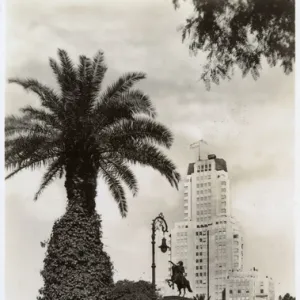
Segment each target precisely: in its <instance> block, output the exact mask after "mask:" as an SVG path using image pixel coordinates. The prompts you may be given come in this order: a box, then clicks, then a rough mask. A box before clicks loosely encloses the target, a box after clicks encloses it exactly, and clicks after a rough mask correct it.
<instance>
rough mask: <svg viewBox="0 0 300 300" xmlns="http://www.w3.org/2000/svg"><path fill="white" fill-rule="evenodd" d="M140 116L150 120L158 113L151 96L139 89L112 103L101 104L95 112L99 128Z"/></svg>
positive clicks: (121, 96) (126, 93) (123, 95)
mask: <svg viewBox="0 0 300 300" xmlns="http://www.w3.org/2000/svg"><path fill="white" fill-rule="evenodd" d="M140 114H141V115H146V116H148V117H150V118H155V117H156V111H155V108H154V106H153V105H152V103H151V100H150V98H149V96H147V95H146V94H144V93H143V92H142V91H140V90H138V89H134V90H129V91H127V92H124V93H123V94H121V95H120V96H119V97H118V98H113V99H111V100H110V101H107V102H100V103H99V104H98V105H97V106H96V108H95V110H94V115H95V120H96V121H97V123H98V125H97V126H98V128H102V127H104V126H106V125H109V124H112V123H114V122H116V121H118V120H120V119H133V118H134V117H135V116H136V115H140Z"/></svg>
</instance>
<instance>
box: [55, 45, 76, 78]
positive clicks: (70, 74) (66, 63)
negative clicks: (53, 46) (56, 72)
mask: <svg viewBox="0 0 300 300" xmlns="http://www.w3.org/2000/svg"><path fill="white" fill-rule="evenodd" d="M57 53H58V57H59V60H60V64H61V71H62V74H63V78H64V81H68V82H70V83H71V82H74V81H75V80H76V77H77V76H76V70H75V68H74V64H73V62H72V60H71V59H70V57H69V55H68V53H67V51H65V50H63V49H58V51H57Z"/></svg>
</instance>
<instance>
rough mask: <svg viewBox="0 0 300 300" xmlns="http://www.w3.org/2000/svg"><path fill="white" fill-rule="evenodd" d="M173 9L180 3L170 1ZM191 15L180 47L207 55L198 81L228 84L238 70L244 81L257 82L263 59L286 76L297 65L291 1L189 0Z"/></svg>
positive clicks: (292, 2) (183, 29) (185, 25)
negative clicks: (187, 47)
mask: <svg viewBox="0 0 300 300" xmlns="http://www.w3.org/2000/svg"><path fill="white" fill-rule="evenodd" d="M173 4H174V6H175V8H178V7H179V0H173ZM192 4H193V7H194V14H193V15H192V16H191V17H189V18H188V19H186V22H185V24H184V26H183V27H182V39H183V41H185V40H189V49H190V50H191V52H192V53H194V54H197V53H198V51H201V52H204V53H205V54H206V64H205V65H204V66H203V71H202V74H201V79H202V80H203V81H204V82H205V84H206V86H207V88H208V89H209V88H210V84H211V82H213V83H215V84H219V82H220V80H223V79H231V77H232V75H233V73H234V70H235V69H236V68H239V69H240V70H241V71H242V76H243V77H245V76H246V75H247V74H248V73H251V75H252V77H253V78H254V79H257V78H258V77H259V74H260V73H259V72H260V69H261V68H262V58H265V59H266V60H267V62H268V64H269V65H270V66H272V67H273V66H276V65H277V64H278V63H280V66H281V67H282V69H283V71H284V73H286V74H289V73H290V72H292V70H293V65H294V62H295V1H294V0H263V1H262V0H192Z"/></svg>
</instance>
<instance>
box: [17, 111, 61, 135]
mask: <svg viewBox="0 0 300 300" xmlns="http://www.w3.org/2000/svg"><path fill="white" fill-rule="evenodd" d="M20 111H21V112H23V113H24V115H25V116H26V117H27V118H30V119H31V120H36V121H40V122H43V123H45V124H46V125H48V126H51V127H52V128H53V129H57V130H61V129H62V128H63V124H62V123H61V122H60V120H59V119H58V118H57V117H56V116H55V115H54V114H52V113H49V112H47V111H46V110H44V109H38V108H34V107H32V106H31V105H27V106H25V107H23V108H21V109H20Z"/></svg>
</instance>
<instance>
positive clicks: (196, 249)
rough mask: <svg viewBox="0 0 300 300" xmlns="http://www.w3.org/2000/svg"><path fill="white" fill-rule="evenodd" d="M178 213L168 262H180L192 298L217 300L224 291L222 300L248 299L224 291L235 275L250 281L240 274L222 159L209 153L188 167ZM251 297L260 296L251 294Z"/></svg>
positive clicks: (238, 231) (240, 251) (239, 245)
mask: <svg viewBox="0 0 300 300" xmlns="http://www.w3.org/2000/svg"><path fill="white" fill-rule="evenodd" d="M183 214H184V215H183V221H181V222H177V223H175V226H174V228H173V230H172V232H171V241H170V242H171V257H170V259H171V260H172V261H173V262H174V263H177V262H178V261H182V262H183V264H184V266H185V271H186V276H187V278H188V280H189V281H190V283H191V286H192V289H193V290H194V293H195V294H205V295H210V296H211V299H213V300H222V295H224V294H223V293H224V291H225V295H226V296H227V297H226V299H230V300H235V299H236V300H248V299H250V298H248V299H247V298H246V296H243V297H238V296H235V294H234V293H233V294H229V290H230V288H229V286H230V284H232V285H234V283H233V281H234V280H235V279H234V278H235V277H234V276H237V275H234V274H239V275H238V276H239V277H240V278H243V276H246V277H245V279H243V280H242V282H246V281H247V280H248V278H252V277H251V276H250V275H249V274H248V273H244V272H243V257H244V239H243V232H242V228H241V226H240V224H239V223H238V222H237V221H236V219H235V218H234V217H233V216H232V206H231V199H230V180H229V176H228V170H227V165H226V161H225V160H224V159H221V158H217V157H216V155H213V154H212V155H208V156H207V158H206V159H199V160H198V161H196V162H194V163H190V164H189V166H188V170H187V176H186V179H185V181H184V199H183ZM170 267H171V266H170ZM255 274H256V273H255ZM249 276H250V277H249ZM257 276H258V275H257ZM229 278H231V279H229ZM232 280H233V281H232ZM248 281H249V280H248ZM230 282H231V283H230ZM237 282H238V281H237ZM255 282H256V281H255ZM264 282H265V283H264V284H265V285H266V284H267V283H266V281H264ZM268 282H269V281H268ZM270 282H271V281H270ZM250 284H252V281H251V282H250V281H249V285H250ZM256 286H257V283H255V287H256ZM266 289H268V291H269V292H268V297H269V298H270V300H274V299H273V298H272V296H271V295H272V293H274V286H273V287H272V284H271V283H269V286H268V287H264V288H263V289H262V290H264V292H265V291H266ZM272 289H273V290H272ZM231 290H232V291H235V290H236V288H234V289H233V288H232V289H231ZM237 290H239V289H237ZM250 290H251V289H250V287H249V291H250ZM251 291H252V290H251ZM249 293H250V292H249ZM254 294H255V295H259V293H258V294H257V291H256V290H255V292H254V290H253V295H254ZM251 295H252V294H251ZM249 297H250V294H249Z"/></svg>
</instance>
